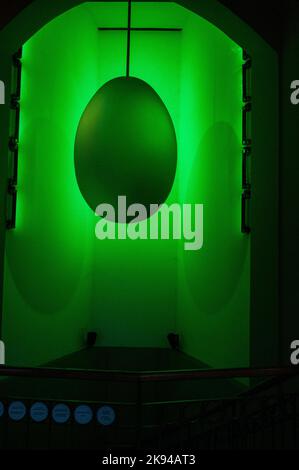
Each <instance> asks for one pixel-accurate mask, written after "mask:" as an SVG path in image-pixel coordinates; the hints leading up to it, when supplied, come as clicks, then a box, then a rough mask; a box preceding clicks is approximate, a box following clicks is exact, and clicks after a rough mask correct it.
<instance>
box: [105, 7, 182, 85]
mask: <svg viewBox="0 0 299 470" xmlns="http://www.w3.org/2000/svg"><path fill="white" fill-rule="evenodd" d="M131 20H132V0H128V26H127V28H98V31H127V33H128V36H127V65H126V77H127V78H130V54H131V31H168V32H169V31H182V29H181V28H132V26H131Z"/></svg>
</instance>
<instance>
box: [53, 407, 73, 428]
mask: <svg viewBox="0 0 299 470" xmlns="http://www.w3.org/2000/svg"><path fill="white" fill-rule="evenodd" d="M70 416H71V412H70V409H69V407H68V406H67V405H64V404H63V403H60V404H59V405H55V406H54V408H53V410H52V417H53V419H54V421H55V422H56V423H59V424H63V423H66V422H67V421H68V420H69V418H70Z"/></svg>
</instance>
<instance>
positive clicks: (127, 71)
mask: <svg viewBox="0 0 299 470" xmlns="http://www.w3.org/2000/svg"><path fill="white" fill-rule="evenodd" d="M131 20H132V0H128V37H127V69H126V77H127V78H130V59H131Z"/></svg>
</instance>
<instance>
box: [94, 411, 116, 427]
mask: <svg viewBox="0 0 299 470" xmlns="http://www.w3.org/2000/svg"><path fill="white" fill-rule="evenodd" d="M97 420H98V422H99V423H100V424H102V425H103V426H111V424H113V423H114V421H115V411H114V409H113V408H111V406H102V407H101V408H99V409H98V412H97Z"/></svg>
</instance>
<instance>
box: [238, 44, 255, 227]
mask: <svg viewBox="0 0 299 470" xmlns="http://www.w3.org/2000/svg"><path fill="white" fill-rule="evenodd" d="M243 61H244V63H243V66H242V100H243V109H242V145H243V149H242V191H243V192H242V204H241V231H242V233H247V234H248V233H250V231H251V229H250V223H249V219H250V217H249V200H250V198H251V183H250V177H249V164H250V157H251V145H252V139H251V126H250V122H251V110H252V104H251V94H250V89H251V66H252V60H251V57H250V56H249V55H248V53H247V52H246V50H245V49H244V50H243Z"/></svg>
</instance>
